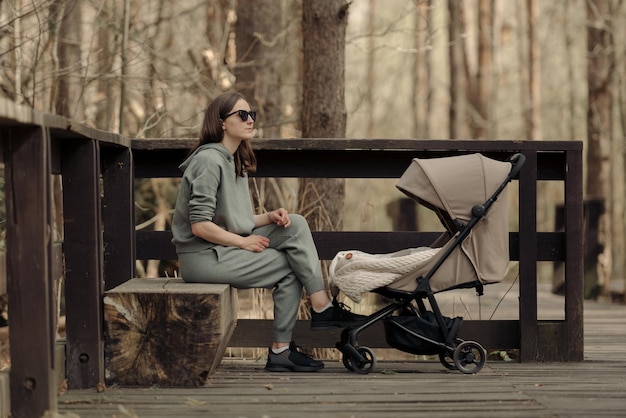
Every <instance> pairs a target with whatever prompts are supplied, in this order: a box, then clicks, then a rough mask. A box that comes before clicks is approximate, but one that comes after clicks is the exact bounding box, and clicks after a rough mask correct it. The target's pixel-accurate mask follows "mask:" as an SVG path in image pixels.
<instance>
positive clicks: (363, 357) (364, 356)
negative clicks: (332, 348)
mask: <svg viewBox="0 0 626 418" xmlns="http://www.w3.org/2000/svg"><path fill="white" fill-rule="evenodd" d="M354 350H356V353H350V351H349V350H347V352H346V353H344V355H343V358H342V361H343V365H344V366H345V367H346V369H348V370H351V371H353V372H357V373H362V374H367V373H369V372H371V371H372V370H374V367H375V366H376V354H374V352H373V351H372V350H370V349H369V348H367V347H354Z"/></svg>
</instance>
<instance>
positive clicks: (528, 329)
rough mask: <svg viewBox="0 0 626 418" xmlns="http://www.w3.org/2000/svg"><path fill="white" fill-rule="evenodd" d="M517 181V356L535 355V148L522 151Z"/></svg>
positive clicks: (532, 358) (529, 358)
mask: <svg viewBox="0 0 626 418" xmlns="http://www.w3.org/2000/svg"><path fill="white" fill-rule="evenodd" d="M524 155H525V156H526V163H525V164H524V169H523V170H522V171H521V173H520V181H519V195H520V197H519V293H520V299H519V300H520V304H519V321H520V360H521V361H522V362H527V361H535V360H536V359H537V356H538V343H539V340H538V333H539V329H538V326H537V152H536V151H527V152H524Z"/></svg>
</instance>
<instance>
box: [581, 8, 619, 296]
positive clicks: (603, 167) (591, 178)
mask: <svg viewBox="0 0 626 418" xmlns="http://www.w3.org/2000/svg"><path fill="white" fill-rule="evenodd" d="M586 4H587V21H588V22H589V24H588V33H587V53H588V63H587V66H588V67H587V68H588V71H587V77H588V80H587V81H588V91H589V107H588V109H587V144H588V146H587V167H588V169H587V190H586V195H587V198H600V199H603V200H604V201H605V203H606V204H605V207H606V208H607V209H606V210H605V213H604V214H603V215H602V216H601V217H600V225H599V235H600V236H599V241H600V243H601V244H603V245H604V251H603V252H602V254H601V255H600V256H599V260H598V279H597V280H598V283H597V287H598V289H597V290H598V292H599V293H601V294H602V293H603V294H606V292H607V291H608V284H609V280H610V278H611V266H612V260H611V254H612V241H611V209H610V207H611V205H610V202H611V187H610V182H611V179H610V176H611V141H612V119H611V117H612V101H613V91H612V78H613V72H614V67H615V56H614V52H613V51H614V45H613V39H612V31H611V8H610V5H609V2H607V1H605V0H588V1H587V3H586ZM585 285H586V288H589V287H593V286H589V284H588V283H586V284H585Z"/></svg>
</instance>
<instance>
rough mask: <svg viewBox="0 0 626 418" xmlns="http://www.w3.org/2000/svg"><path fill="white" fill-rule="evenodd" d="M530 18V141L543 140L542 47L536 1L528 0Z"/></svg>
mask: <svg viewBox="0 0 626 418" xmlns="http://www.w3.org/2000/svg"><path fill="white" fill-rule="evenodd" d="M526 7H527V18H528V74H529V77H528V88H529V98H530V102H529V103H528V106H529V108H528V115H529V118H528V122H529V126H528V139H536V140H539V139H541V46H540V45H539V41H538V39H537V36H536V34H535V32H536V31H535V26H536V22H537V15H538V10H537V9H538V5H537V2H536V0H527V2H526Z"/></svg>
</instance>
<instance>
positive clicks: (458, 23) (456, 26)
mask: <svg viewBox="0 0 626 418" xmlns="http://www.w3.org/2000/svg"><path fill="white" fill-rule="evenodd" d="M448 13H449V22H448V42H449V46H448V47H449V50H448V54H449V71H450V108H449V113H450V138H451V139H459V138H467V136H468V134H467V131H466V126H467V124H466V120H465V117H466V115H467V110H466V106H467V97H466V95H465V94H466V92H467V91H468V88H467V86H468V84H467V83H468V81H467V78H466V72H465V71H463V68H464V64H463V61H464V55H465V51H464V48H465V42H464V41H463V39H464V33H465V24H464V18H463V2H460V1H456V0H448Z"/></svg>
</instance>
